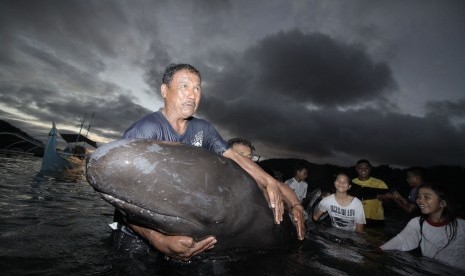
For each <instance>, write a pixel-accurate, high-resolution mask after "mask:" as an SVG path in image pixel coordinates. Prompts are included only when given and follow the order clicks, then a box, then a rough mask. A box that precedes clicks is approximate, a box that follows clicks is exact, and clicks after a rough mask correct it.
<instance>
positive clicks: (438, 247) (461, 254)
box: [381, 217, 465, 270]
mask: <svg viewBox="0 0 465 276" xmlns="http://www.w3.org/2000/svg"><path fill="white" fill-rule="evenodd" d="M448 231H450V229H448ZM422 233H423V237H421V242H420V217H415V218H413V219H411V220H410V221H409V223H408V224H407V226H405V228H404V229H403V230H402V231H401V232H400V233H399V234H397V236H395V237H394V238H392V239H390V240H389V241H388V242H386V243H385V244H383V245H381V249H383V250H400V251H410V250H413V249H415V248H417V247H418V244H420V247H421V253H422V255H423V256H426V257H430V258H434V259H437V260H440V261H442V262H444V263H447V264H449V265H452V266H455V267H459V268H461V269H464V270H465V220H463V219H460V218H457V236H456V237H455V239H454V240H453V241H451V242H450V243H449V245H448V246H447V247H444V246H445V245H446V244H447V241H448V239H447V234H446V226H433V225H431V224H429V223H428V222H427V221H424V222H423V229H422Z"/></svg>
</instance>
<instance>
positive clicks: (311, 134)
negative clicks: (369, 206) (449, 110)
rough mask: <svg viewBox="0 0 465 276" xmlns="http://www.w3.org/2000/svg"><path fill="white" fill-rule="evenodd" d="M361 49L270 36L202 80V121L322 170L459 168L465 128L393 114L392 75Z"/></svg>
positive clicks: (323, 39)
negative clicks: (371, 165)
mask: <svg viewBox="0 0 465 276" xmlns="http://www.w3.org/2000/svg"><path fill="white" fill-rule="evenodd" d="M363 49H364V48H363V47H362V46H360V45H349V44H344V43H342V42H339V41H337V40H334V39H331V38H330V37H328V36H326V35H322V34H317V33H314V34H303V33H301V32H299V31H291V32H287V33H278V34H276V35H273V36H269V37H267V38H265V39H263V40H261V41H260V42H259V43H258V44H257V45H255V46H254V47H251V48H250V49H248V50H247V51H245V52H244V53H243V54H242V55H239V56H236V57H235V59H234V60H231V63H230V64H229V65H228V67H227V68H226V69H225V70H223V71H222V72H221V73H220V74H218V75H217V76H216V75H215V76H214V77H212V76H209V77H206V78H207V80H206V81H209V85H208V91H205V97H204V99H203V102H202V103H201V107H200V114H202V115H203V116H205V117H207V118H208V119H209V120H211V121H213V122H214V123H215V124H216V125H217V126H219V127H220V128H221V129H224V130H228V131H229V132H232V133H234V134H236V135H239V136H243V137H246V138H249V139H251V140H253V141H260V142H261V143H263V144H264V145H267V148H266V149H261V150H262V151H264V152H267V153H268V154H270V153H271V154H273V152H288V155H289V156H288V157H298V156H304V157H308V156H312V161H314V162H320V163H321V162H322V160H331V157H334V156H338V155H340V156H353V158H354V162H355V160H356V159H358V158H361V157H366V158H370V159H371V160H372V161H374V162H376V163H388V164H394V165H401V166H410V165H431V164H461V163H463V158H462V157H461V156H460V155H458V154H457V153H458V152H463V153H464V154H465V147H464V145H463V143H462V140H463V138H464V132H463V129H457V128H456V127H454V126H453V125H452V124H451V123H450V121H449V120H448V118H447V117H446V118H445V117H443V116H434V115H432V116H427V117H424V118H423V117H414V116H410V115H404V114H400V113H396V107H395V105H393V104H392V103H390V102H389V101H388V100H387V99H388V97H389V96H390V95H391V94H392V93H394V90H395V88H396V84H395V81H394V79H393V77H392V75H391V71H390V68H389V67H388V66H387V65H386V64H384V63H377V62H374V61H373V60H372V59H371V58H370V57H369V56H368V55H367V54H366V53H365V51H364V50H363ZM212 74H213V73H212ZM210 78H211V79H210ZM216 80H218V81H216ZM367 103H368V104H367ZM443 104H444V103H443ZM431 106H435V107H437V108H436V110H438V109H441V108H439V107H438V104H436V105H434V104H432V105H431ZM448 107H449V105H448ZM456 109H457V110H459V108H458V107H457V108H456ZM439 133H441V134H444V135H445V136H442V135H441V136H442V138H440V137H441V136H438V134H439ZM444 137H447V138H444ZM446 141H447V142H446ZM258 150H259V151H260V149H258ZM274 157H276V156H274ZM344 161H346V160H344ZM344 161H343V160H341V163H343V162H344ZM323 162H324V161H323ZM333 162H335V163H338V160H333Z"/></svg>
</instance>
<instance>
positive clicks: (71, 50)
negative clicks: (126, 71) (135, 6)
mask: <svg viewBox="0 0 465 276" xmlns="http://www.w3.org/2000/svg"><path fill="white" fill-rule="evenodd" d="M126 8H127V7H126V4H125V3H123V2H117V1H105V0H104V1H91V2H83V1H2V3H0V23H1V24H0V36H1V37H2V38H5V40H4V42H2V43H1V44H0V60H1V61H2V66H1V67H0V76H2V82H0V91H1V96H0V100H1V102H2V103H3V104H5V106H8V107H9V108H14V109H17V110H19V111H20V112H22V113H24V114H27V115H28V116H31V117H32V118H37V120H39V121H43V122H51V121H52V120H55V121H56V123H57V127H58V128H60V126H64V125H71V126H79V125H80V119H82V118H83V117H84V116H85V114H87V119H89V118H90V114H91V113H92V112H95V113H96V115H95V117H94V120H93V125H94V126H95V128H93V133H95V134H98V135H101V136H103V137H106V138H110V139H116V138H119V137H120V135H121V133H122V132H123V131H124V130H125V128H126V127H127V126H128V125H129V124H130V123H131V122H132V121H133V120H134V118H138V117H140V116H142V115H143V114H145V113H147V112H149V110H147V109H146V108H144V107H142V106H140V105H139V104H136V103H135V102H136V99H135V98H134V97H133V96H132V92H131V91H127V90H126V89H124V88H122V87H119V86H118V85H116V84H114V83H110V82H107V81H105V80H102V79H101V77H100V76H99V74H100V73H102V72H104V71H105V70H106V69H107V64H106V61H105V59H109V58H118V57H119V55H122V54H124V53H125V52H126V50H125V48H128V47H129V48H131V47H130V46H131V45H132V44H133V43H134V41H133V40H131V38H133V36H136V35H137V32H131V31H130V30H131V27H134V25H131V24H129V22H128V21H133V22H134V24H135V25H136V27H141V28H143V26H141V25H142V23H141V22H140V21H138V20H137V15H136V14H132V15H131V16H127V14H126V11H125V9H126ZM146 22H148V23H147V24H149V25H150V24H151V22H150V21H146ZM137 24H140V25H137ZM145 28H146V29H150V28H149V27H147V26H146V27H145ZM143 54H144V53H141V56H142V55H143ZM137 58H138V56H134V60H135V62H137ZM2 117H4V118H6V119H8V118H10V117H11V116H8V115H7V114H5V115H4V116H2ZM17 122H19V123H20V124H21V121H17ZM105 128H106V129H105ZM25 129H26V130H27V129H29V131H32V133H31V134H32V135H38V136H40V135H42V134H43V133H45V134H46V132H45V131H44V130H43V129H42V130H41V131H38V128H36V127H34V126H31V125H30V126H29V127H26V128H25ZM110 130H111V131H110Z"/></svg>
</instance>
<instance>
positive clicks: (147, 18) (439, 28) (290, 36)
mask: <svg viewBox="0 0 465 276" xmlns="http://www.w3.org/2000/svg"><path fill="white" fill-rule="evenodd" d="M462 2H463V1H462ZM462 2H454V1H448V2H447V3H445V2H444V3H442V2H439V1H433V2H428V3H424V1H418V2H417V1H410V2H409V3H405V1H386V2H383V3H378V2H373V1H350V2H346V1H297V2H295V1H291V2H283V1H274V0H270V1H244V0H239V1H215V0H203V1H150V0H137V1H123V0H121V1H118V0H99V1H73V0H67V1H61V0H41V1H22V0H15V1H1V2H0V37H1V38H2V43H0V93H1V94H0V104H2V105H3V106H5V107H9V108H11V109H16V110H19V111H21V112H23V113H24V114H27V115H29V117H31V118H37V121H38V122H42V123H43V122H45V123H46V124H47V125H48V124H49V123H50V122H51V120H53V119H55V120H56V122H57V126H58V127H59V128H60V126H61V125H64V124H67V125H74V126H78V125H79V123H80V122H79V118H82V117H83V116H84V114H87V117H89V114H91V113H92V112H95V113H96V114H95V117H94V119H93V127H92V130H93V133H94V134H99V135H101V136H102V137H105V138H109V139H117V138H119V137H120V135H121V133H122V132H123V131H124V130H125V129H126V128H127V127H128V126H129V125H130V124H131V123H132V122H133V121H134V120H136V119H138V118H139V117H141V116H143V115H145V114H147V113H149V112H151V111H153V110H148V108H147V106H151V105H150V104H147V102H150V101H151V100H152V98H154V97H153V95H156V97H159V98H158V99H160V96H159V89H160V82H161V76H162V72H163V69H164V67H165V66H166V65H167V64H169V63H172V62H175V63H178V62H183V63H191V64H193V65H194V66H196V67H197V68H198V69H200V71H201V73H202V77H203V83H202V85H203V99H202V102H201V105H200V109H199V116H201V117H204V118H207V119H208V120H210V121H212V122H213V123H214V124H215V126H216V127H217V128H218V129H219V130H220V132H222V133H223V134H224V135H225V137H224V138H226V139H227V138H230V137H226V135H228V136H229V135H234V136H243V137H245V138H249V139H251V140H253V141H254V142H255V144H257V145H259V146H258V147H257V149H258V152H259V153H261V154H263V155H264V156H265V157H302V158H307V159H308V160H309V161H312V162H317V163H323V162H326V163H337V164H343V165H350V164H351V162H352V160H353V161H355V160H357V159H358V158H360V157H366V158H370V159H371V161H373V162H374V163H388V164H393V165H405V166H410V165H422V164H425V165H435V164H460V165H465V160H464V158H463V156H465V153H464V148H463V145H462V144H463V143H462V142H461V141H463V140H465V137H464V122H465V118H464V111H463V110H465V109H464V105H465V100H463V95H461V94H460V93H461V92H462V91H463V81H461V79H462V78H463V77H462V75H463V64H464V63H463V62H462V61H463V55H462V54H461V51H462V48H463V41H464V36H463V35H462V33H463V32H461V30H462V29H463V28H462V25H463V24H460V23H463V22H464V18H465V17H463V16H462V15H461V14H460V11H461V10H463V3H462ZM420 6H421V8H419V7H420ZM141 79H143V80H144V81H145V83H141ZM147 85H148V86H149V88H150V89H148V88H147ZM150 90H151V91H150ZM460 97H462V98H461V99H457V98H460ZM426 101H428V102H427V103H426V104H425V102H426ZM159 105H160V101H157V102H156V104H155V106H154V107H150V109H158V107H159ZM10 111H11V110H7V111H4V110H1V113H0V115H1V116H2V117H4V118H7V119H11V120H14V119H15V118H14V116H12V115H14V114H13V113H14V111H12V113H9V112H10ZM25 120H27V119H24V116H23V117H21V118H20V119H19V120H16V122H18V123H19V124H22V123H23V122H24V121H25ZM18 126H19V125H18ZM27 129H28V128H24V130H27ZM31 129H32V130H33V131H35V130H37V128H36V126H33V127H31ZM47 132H48V129H46V130H42V131H41V132H40V133H45V134H46V133H47ZM31 134H33V135H34V134H35V133H31Z"/></svg>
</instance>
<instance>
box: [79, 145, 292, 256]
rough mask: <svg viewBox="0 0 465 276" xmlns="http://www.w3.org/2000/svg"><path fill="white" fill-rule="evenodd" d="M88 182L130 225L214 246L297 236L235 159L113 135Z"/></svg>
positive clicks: (284, 244) (255, 245)
mask: <svg viewBox="0 0 465 276" xmlns="http://www.w3.org/2000/svg"><path fill="white" fill-rule="evenodd" d="M86 176H87V181H88V182H89V184H90V185H91V186H92V187H93V188H94V189H95V191H96V192H97V193H98V194H99V195H100V196H101V197H102V198H103V199H104V200H106V201H108V202H109V203H111V204H112V205H114V206H115V207H116V208H117V209H119V210H121V211H122V212H123V213H124V214H125V216H126V218H127V219H128V220H129V221H131V222H132V223H135V224H139V225H142V226H145V227H148V228H152V229H156V230H158V231H160V232H162V233H165V234H168V235H187V236H191V237H194V238H195V239H202V238H204V237H206V236H208V235H213V236H215V237H216V239H217V240H218V243H217V244H216V245H215V250H222V249H233V248H251V249H273V248H289V246H290V245H291V244H292V243H293V242H294V243H295V242H296V241H297V238H296V234H295V228H294V226H293V225H292V222H291V221H290V220H289V216H288V215H287V214H285V215H284V218H285V220H284V221H283V222H282V223H281V224H280V225H276V224H274V219H273V213H272V210H271V209H270V208H269V206H268V203H267V202H266V200H265V198H264V195H263V193H262V191H261V190H260V189H259V188H258V186H257V184H256V182H255V181H254V180H253V178H252V177H251V176H250V175H248V174H247V173H246V172H245V171H244V170H243V169H242V168H241V167H239V166H238V165H237V164H236V163H235V162H234V161H232V160H230V159H228V158H225V157H223V156H220V155H216V154H213V153H211V152H209V151H207V150H205V149H203V148H199V147H194V146H190V145H185V144H179V143H172V142H160V141H153V140H118V141H114V142H111V143H108V144H105V145H103V146H101V147H99V148H98V149H97V150H96V151H95V152H94V153H93V154H92V156H91V157H90V159H89V161H88V163H87V170H86Z"/></svg>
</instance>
